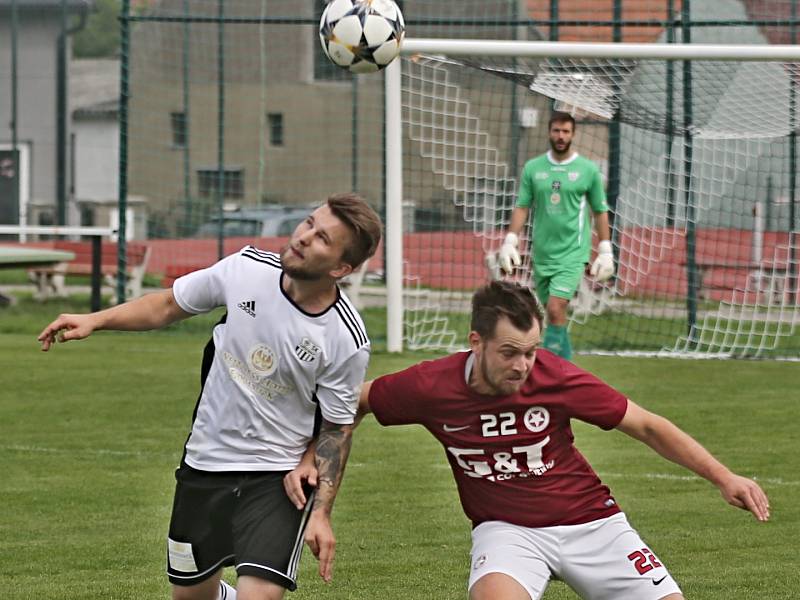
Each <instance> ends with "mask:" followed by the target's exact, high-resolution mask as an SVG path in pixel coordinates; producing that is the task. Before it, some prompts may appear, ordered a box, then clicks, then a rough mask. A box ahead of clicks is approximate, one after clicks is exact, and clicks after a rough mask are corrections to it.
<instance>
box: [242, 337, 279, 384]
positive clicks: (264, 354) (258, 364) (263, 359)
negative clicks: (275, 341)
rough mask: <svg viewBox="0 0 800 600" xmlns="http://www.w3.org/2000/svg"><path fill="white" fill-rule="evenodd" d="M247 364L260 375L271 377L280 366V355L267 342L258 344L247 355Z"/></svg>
mask: <svg viewBox="0 0 800 600" xmlns="http://www.w3.org/2000/svg"><path fill="white" fill-rule="evenodd" d="M247 365H248V366H249V367H250V370H251V371H252V372H253V373H254V374H255V375H257V376H259V377H269V376H270V375H272V374H273V373H274V372H275V369H277V368H278V355H277V354H275V352H274V351H273V350H272V348H270V347H269V346H267V345H266V344H256V345H255V346H253V347H252V348H251V349H250V353H249V354H248V355H247Z"/></svg>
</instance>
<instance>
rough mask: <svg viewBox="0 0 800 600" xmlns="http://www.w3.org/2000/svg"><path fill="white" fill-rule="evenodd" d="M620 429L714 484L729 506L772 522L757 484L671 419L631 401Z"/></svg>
mask: <svg viewBox="0 0 800 600" xmlns="http://www.w3.org/2000/svg"><path fill="white" fill-rule="evenodd" d="M617 429H619V430H620V431H622V432H624V433H626V434H628V435H629V436H631V437H632V438H635V439H637V440H639V441H640V442H643V443H645V444H647V445H648V446H650V447H651V448H652V449H653V450H655V451H656V452H658V453H659V454H660V455H661V456H663V457H664V458H666V459H667V460H671V461H672V462H674V463H677V464H679V465H681V466H683V467H686V468H687V469H689V470H690V471H693V472H695V473H697V474H698V475H699V476H700V477H703V478H704V479H707V480H708V481H710V482H711V483H713V484H714V485H715V486H717V487H718V488H719V491H720V493H721V494H722V497H723V498H725V500H726V501H727V502H728V503H729V504H732V505H733V506H736V507H738V508H742V509H744V510H749V511H750V512H751V513H753V516H755V518H756V519H758V520H759V521H766V520H768V519H769V500H768V499H767V495H766V494H765V493H764V491H763V490H762V489H761V487H760V486H759V485H758V484H757V483H756V482H755V481H753V480H751V479H748V478H746V477H741V476H740V475H737V474H736V473H733V472H732V471H730V469H728V468H727V467H726V466H725V465H723V464H722V463H721V462H719V461H718V460H717V459H716V458H714V457H713V456H712V455H711V453H710V452H709V451H708V450H706V449H705V448H703V446H701V445H700V443H699V442H697V441H696V440H695V439H694V438H692V437H691V436H690V435H689V434H688V433H686V432H684V431H683V430H681V429H679V428H678V427H677V426H676V425H675V424H673V423H672V422H671V421H669V420H668V419H665V418H664V417H661V416H659V415H656V414H654V413H651V412H649V411H647V410H645V409H643V408H642V407H640V406H638V405H637V404H635V403H634V402H631V401H630V400H628V410H627V412H626V413H625V416H624V417H623V418H622V421H621V422H620V424H619V425H617Z"/></svg>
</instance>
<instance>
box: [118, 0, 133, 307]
mask: <svg viewBox="0 0 800 600" xmlns="http://www.w3.org/2000/svg"><path fill="white" fill-rule="evenodd" d="M130 16H131V3H130V0H122V14H121V18H120V36H119V37H120V53H121V55H122V60H120V79H119V184H118V185H119V194H118V204H117V212H118V213H119V230H118V232H117V303H118V304H122V303H123V302H125V284H126V279H127V277H126V273H127V267H128V260H127V254H126V248H125V240H127V239H128V236H127V219H126V213H127V210H128V98H129V97H130V92H129V85H130V80H129V70H130V47H131V44H130V27H131V22H130Z"/></svg>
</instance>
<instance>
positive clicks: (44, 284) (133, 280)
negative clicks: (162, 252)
mask: <svg viewBox="0 0 800 600" xmlns="http://www.w3.org/2000/svg"><path fill="white" fill-rule="evenodd" d="M39 245H41V244H39ZM46 247H48V248H54V249H56V250H68V251H70V252H73V253H74V254H75V258H74V259H73V260H71V261H69V262H63V263H59V264H57V265H54V266H52V267H45V268H36V267H34V268H31V269H28V276H29V277H30V278H31V280H32V281H33V282H34V283H35V284H36V290H37V293H36V297H37V298H39V299H45V298H50V297H52V296H59V297H64V296H66V295H67V291H66V276H67V275H73V276H81V277H91V276H92V243H91V242H71V241H63V240H55V241H52V242H49V243H48V244H47V245H46ZM100 247H101V256H100V275H101V276H102V278H103V280H104V281H105V283H106V285H108V286H111V287H116V285H117V273H118V269H117V251H118V247H117V244H116V243H115V242H102V244H101V246H100ZM126 257H127V261H128V269H127V273H126V281H125V295H126V297H127V298H138V297H139V296H141V295H142V281H143V280H144V274H145V272H146V269H147V261H148V260H149V258H150V247H149V246H148V245H147V244H144V243H141V242H128V243H127V244H126Z"/></svg>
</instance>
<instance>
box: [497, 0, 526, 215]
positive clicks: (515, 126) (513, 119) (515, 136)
mask: <svg viewBox="0 0 800 600" xmlns="http://www.w3.org/2000/svg"><path fill="white" fill-rule="evenodd" d="M511 7H512V13H511V17H512V18H513V19H514V21H516V20H517V19H518V18H519V2H518V0H511ZM520 30H521V27H519V26H516V27H514V39H515V40H518V39H519V38H520V33H521V31H520ZM518 63H519V60H518V59H517V58H516V57H515V58H514V59H513V61H512V65H513V67H514V68H516V67H517V64H518ZM509 85H511V107H510V108H509V111H510V112H511V115H510V118H509V120H508V122H509V126H510V127H511V135H510V138H511V139H510V142H509V146H510V147H509V153H508V164H509V177H510V178H511V179H516V178H517V172H518V169H519V165H518V163H519V138H520V131H519V130H520V119H519V114H518V113H519V106H518V101H517V85H516V84H514V83H511V84H509ZM507 193H508V192H507V190H506V189H505V186H504V187H503V206H505V197H506V194H507ZM497 225H499V223H497Z"/></svg>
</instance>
